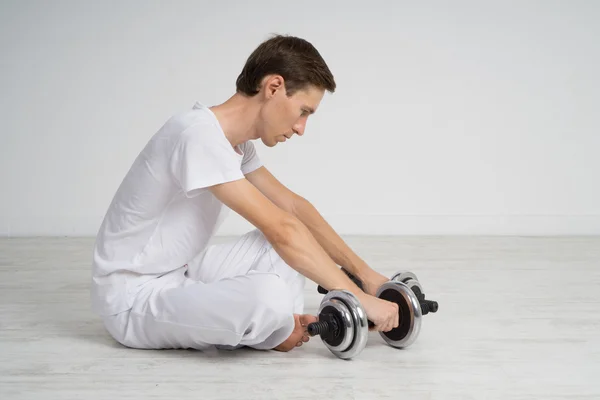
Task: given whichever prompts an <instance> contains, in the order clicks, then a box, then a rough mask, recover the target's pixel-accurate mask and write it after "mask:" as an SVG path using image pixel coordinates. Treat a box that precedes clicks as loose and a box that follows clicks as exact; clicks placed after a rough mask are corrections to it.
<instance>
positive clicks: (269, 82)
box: [265, 75, 285, 98]
mask: <svg viewBox="0 0 600 400" xmlns="http://www.w3.org/2000/svg"><path fill="white" fill-rule="evenodd" d="M277 91H283V92H285V80H284V79H283V76H281V75H270V76H268V77H267V78H266V80H265V95H266V96H267V98H270V97H273V96H275V94H276V93H277Z"/></svg>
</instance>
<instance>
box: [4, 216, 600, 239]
mask: <svg viewBox="0 0 600 400" xmlns="http://www.w3.org/2000/svg"><path fill="white" fill-rule="evenodd" d="M324 217H325V219H326V220H327V222H329V224H330V225H331V226H332V227H333V228H334V229H335V230H336V231H337V232H338V233H340V234H342V235H492V236H495V235H502V236H581V235H583V236H588V235H600V215H397V214H388V215H342V214H327V215H324ZM100 223H101V218H100V219H93V218H89V217H87V216H86V217H81V218H69V217H44V218H31V217H28V218H27V219H22V220H21V219H19V218H6V217H3V218H1V219H0V237H28V236H73V237H74V236H95V235H96V233H97V229H98V227H99V226H100ZM250 229H253V226H252V225H250V223H248V222H247V221H245V220H244V219H242V218H241V217H240V216H239V215H237V214H235V213H231V214H230V216H229V218H228V219H227V220H226V221H225V222H224V223H223V226H222V227H221V229H220V230H219V231H218V232H217V235H218V236H230V235H238V234H242V233H244V232H247V231H248V230H250Z"/></svg>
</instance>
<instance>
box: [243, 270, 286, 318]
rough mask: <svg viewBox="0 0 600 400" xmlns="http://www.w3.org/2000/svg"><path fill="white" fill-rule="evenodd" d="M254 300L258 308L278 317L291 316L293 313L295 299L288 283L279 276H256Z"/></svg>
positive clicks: (254, 277)
mask: <svg viewBox="0 0 600 400" xmlns="http://www.w3.org/2000/svg"><path fill="white" fill-rule="evenodd" d="M252 279H253V280H254V286H253V288H254V296H255V297H254V300H255V302H256V306H257V307H258V308H264V309H265V311H267V312H272V313H275V314H277V315H289V314H292V313H293V304H294V298H293V295H292V293H291V292H290V290H289V286H288V285H287V283H286V282H285V281H284V280H283V279H282V278H281V277H280V276H279V275H277V274H274V273H260V274H255V275H254V276H253V277H252Z"/></svg>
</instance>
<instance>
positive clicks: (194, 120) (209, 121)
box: [161, 103, 216, 136]
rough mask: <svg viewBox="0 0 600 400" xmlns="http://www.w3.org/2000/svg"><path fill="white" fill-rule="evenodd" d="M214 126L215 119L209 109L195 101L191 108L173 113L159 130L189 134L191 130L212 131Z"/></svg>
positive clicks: (181, 134) (174, 133) (171, 133)
mask: <svg viewBox="0 0 600 400" xmlns="http://www.w3.org/2000/svg"><path fill="white" fill-rule="evenodd" d="M215 128H216V125H215V120H214V117H213V115H212V114H211V112H210V110H208V109H207V108H206V107H203V106H202V107H201V106H199V103H196V105H194V107H192V108H191V109H187V110H183V111H180V112H177V113H175V114H173V115H172V116H171V117H170V118H169V119H168V120H167V122H166V123H165V125H164V126H163V129H161V131H164V132H165V133H168V134H170V135H180V136H186V135H189V133H190V131H191V130H194V131H195V132H196V133H197V132H204V131H206V132H212V131H214V130H215Z"/></svg>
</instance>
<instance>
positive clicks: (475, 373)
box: [0, 237, 600, 400]
mask: <svg viewBox="0 0 600 400" xmlns="http://www.w3.org/2000/svg"><path fill="white" fill-rule="evenodd" d="M347 240H348V243H349V244H350V245H351V246H352V247H353V248H354V249H356V251H357V252H358V253H359V254H360V255H361V256H362V257H363V258H364V259H366V260H367V261H368V262H369V263H370V264H371V265H372V266H373V267H374V268H376V269H379V270H381V271H383V272H384V273H385V274H386V275H391V274H392V273H393V272H395V271H396V270H411V271H413V272H415V273H416V274H417V275H418V276H419V278H420V281H421V283H422V284H423V285H424V287H425V290H426V293H427V294H428V297H431V298H434V299H436V300H438V301H439V304H440V309H439V312H438V313H437V314H434V315H428V316H426V317H425V318H424V323H423V327H422V331H421V335H420V336H419V339H418V340H417V342H416V343H415V344H414V345H413V346H412V347H411V348H409V349H407V350H397V349H393V348H391V347H388V346H387V345H385V344H384V342H383V340H381V338H380V337H379V335H378V334H377V333H372V334H371V336H370V338H369V343H368V345H367V347H366V349H365V350H364V351H363V353H362V354H361V355H360V356H359V357H358V358H357V359H354V360H351V361H344V360H340V359H338V358H335V357H334V356H333V355H332V354H331V353H330V352H329V351H328V350H327V349H326V348H325V347H324V345H323V344H322V343H321V342H320V341H319V340H312V341H311V342H310V343H308V344H307V345H305V346H303V347H302V348H301V349H299V350H295V351H292V352H291V353H278V352H258V351H249V350H240V351H234V352H228V351H220V352H211V353H202V352H197V351H143V350H130V349H126V348H123V347H121V346H120V345H118V344H116V343H115V342H114V341H113V340H112V339H111V338H110V337H109V336H108V335H107V334H106V333H105V331H104V330H103V327H102V325H101V323H100V321H99V319H98V318H97V317H95V316H94V315H93V314H92V313H91V312H90V308H89V300H88V298H89V294H88V289H89V284H88V281H89V279H88V278H89V275H90V273H89V262H90V259H91V249H92V245H93V239H89V238H81V239H72V238H71V239H66V238H65V239H61V238H33V239H0V287H1V292H0V301H1V302H0V399H3V400H8V399H61V400H62V399H150V398H163V399H176V400H179V399H187V398H189V399H318V398H322V399H367V400H372V399H443V400H449V399H461V400H464V399H503V400H504V399H573V398H576V399H594V400H597V399H600V238H598V237H596V238H519V237H515V238H506V237H504V238H503V237H498V238H489V237H433V238H418V237H417V238H412V237H409V238H406V237H405V238H402V237H395V238H393V237H380V238H378V237H349V238H347ZM306 294H307V302H306V305H307V311H308V312H314V311H316V309H317V307H318V305H319V302H320V301H321V298H322V296H321V295H319V294H318V293H317V292H316V290H315V285H314V284H313V283H312V282H311V283H309V284H308V285H307V287H306Z"/></svg>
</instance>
